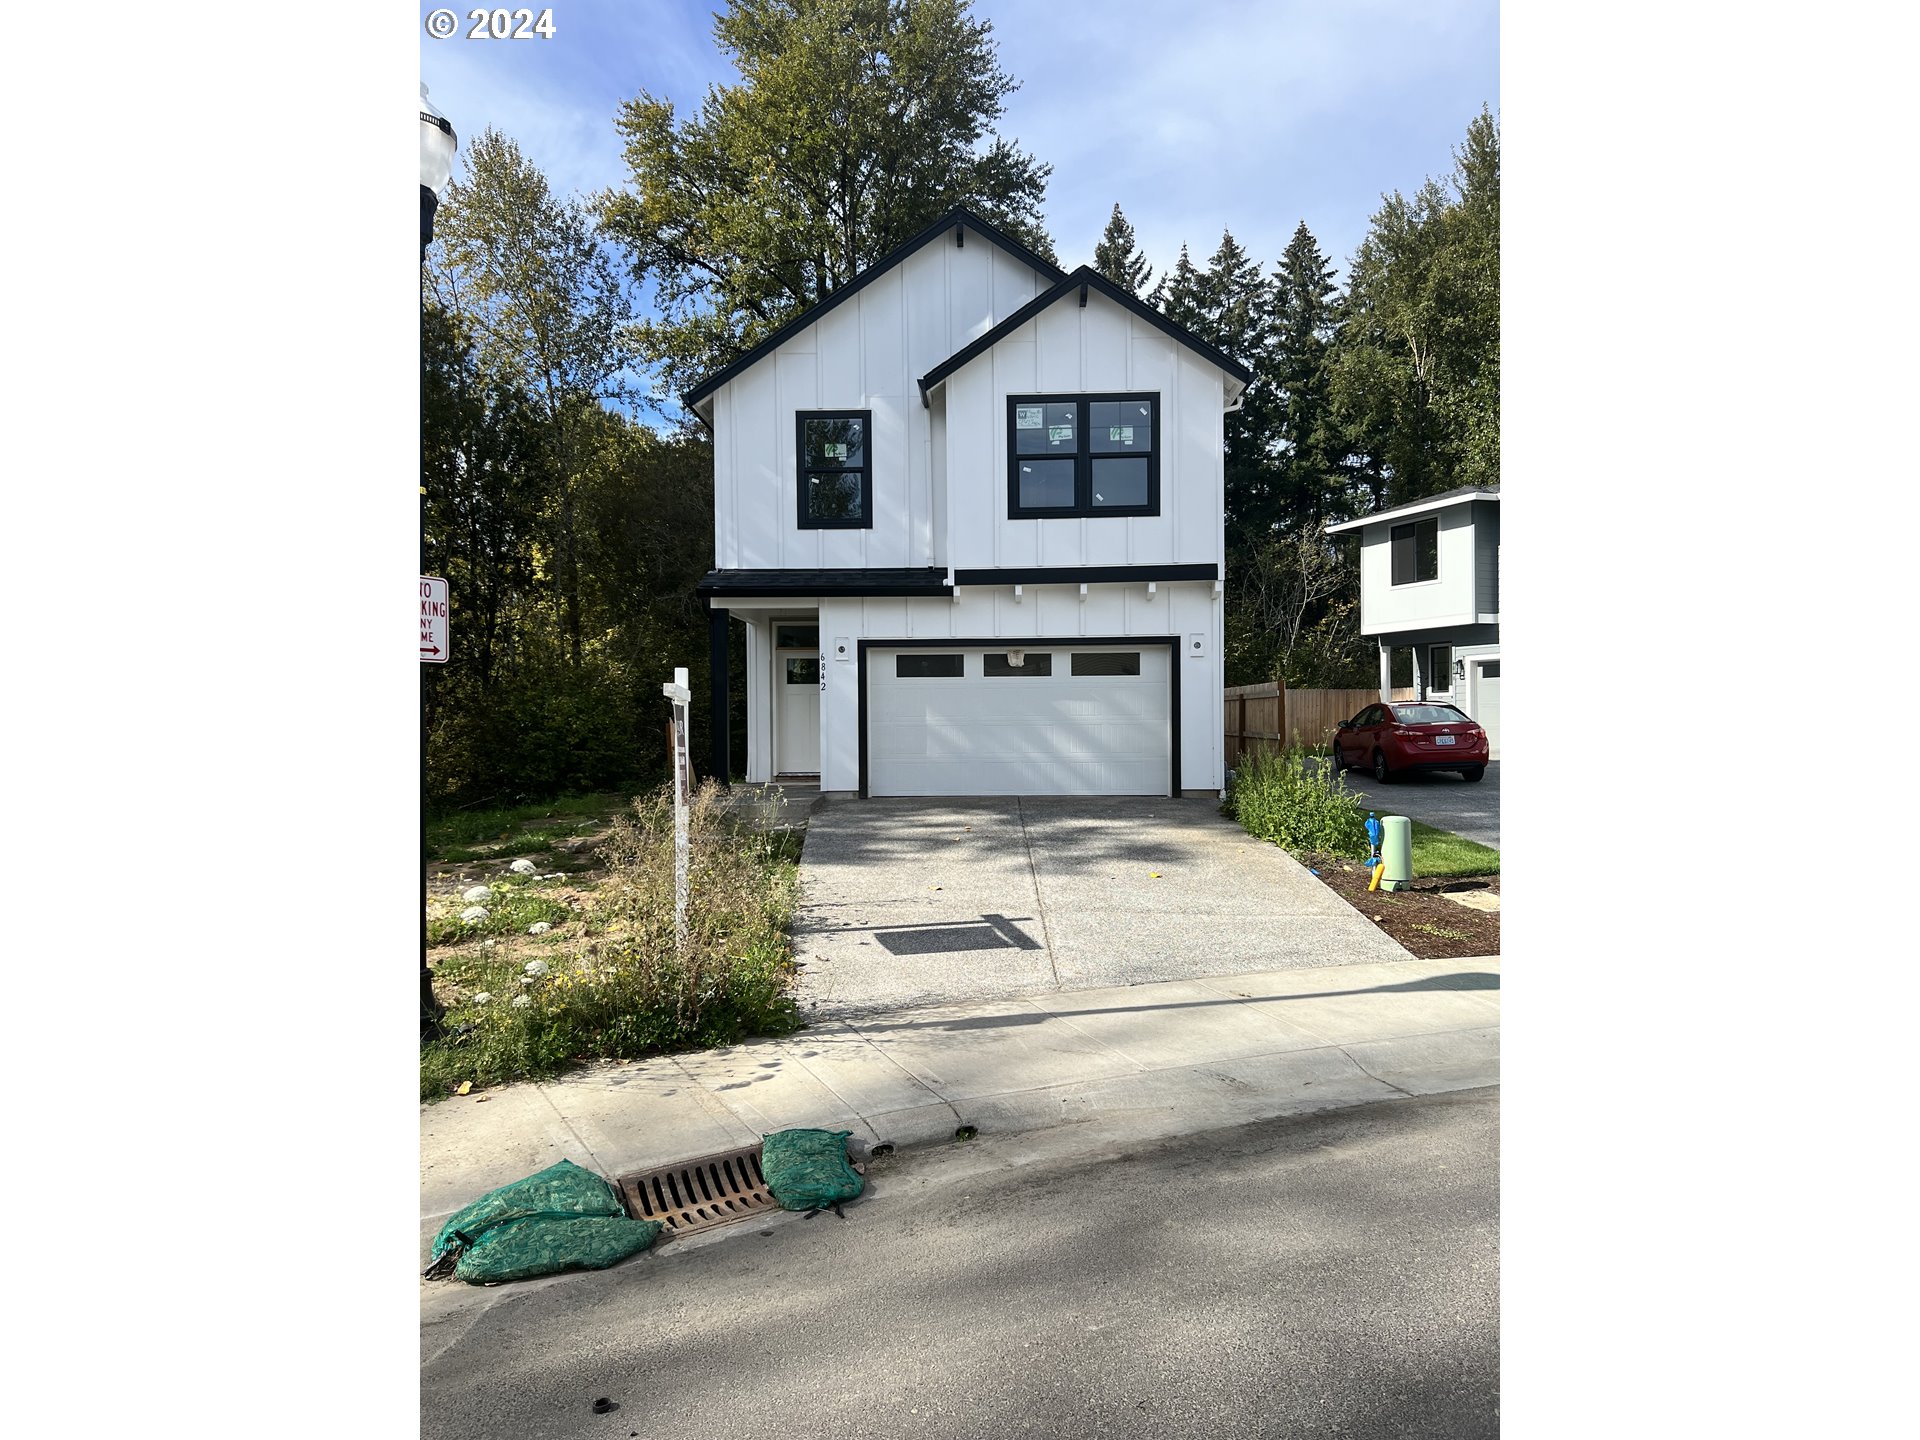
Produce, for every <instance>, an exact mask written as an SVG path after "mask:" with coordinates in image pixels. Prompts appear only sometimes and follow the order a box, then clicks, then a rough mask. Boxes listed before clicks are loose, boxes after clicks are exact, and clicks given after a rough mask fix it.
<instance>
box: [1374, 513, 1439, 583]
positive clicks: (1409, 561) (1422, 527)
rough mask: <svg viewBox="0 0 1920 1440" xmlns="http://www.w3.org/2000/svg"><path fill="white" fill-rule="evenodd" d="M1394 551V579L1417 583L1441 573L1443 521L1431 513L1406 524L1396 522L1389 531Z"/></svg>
mask: <svg viewBox="0 0 1920 1440" xmlns="http://www.w3.org/2000/svg"><path fill="white" fill-rule="evenodd" d="M1387 538H1388V543H1389V545H1390V546H1391V549H1392V554H1393V583H1394V584H1395V585H1418V584H1420V583H1421V582H1423V581H1426V580H1436V579H1438V578H1439V576H1440V522H1439V520H1438V519H1436V518H1434V517H1432V516H1429V517H1428V518H1427V519H1425V520H1414V521H1411V522H1409V523H1408V524H1405V525H1396V526H1394V527H1393V529H1392V530H1391V531H1390V532H1389V533H1388V537H1387Z"/></svg>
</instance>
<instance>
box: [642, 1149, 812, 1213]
mask: <svg viewBox="0 0 1920 1440" xmlns="http://www.w3.org/2000/svg"><path fill="white" fill-rule="evenodd" d="M614 1184H615V1185H617V1186H618V1187H619V1190H620V1198H621V1200H622V1201H623V1202H625V1204H626V1207H627V1213H628V1214H629V1215H631V1216H632V1217H633V1218H634V1219H636V1220H658V1221H659V1222H660V1223H661V1224H662V1225H664V1226H666V1227H667V1234H668V1235H686V1234H689V1233H690V1232H692V1231H695V1230H706V1229H709V1228H710V1227H712V1226H715V1225H725V1224H728V1223H729V1222H731V1221H734V1220H746V1219H750V1218H751V1217H753V1216H755V1215H758V1214H760V1213H761V1212H762V1211H765V1210H776V1209H778V1208H779V1202H778V1201H776V1200H775V1199H774V1198H773V1192H772V1191H770V1190H768V1189H767V1182H766V1179H765V1178H764V1177H763V1176H762V1175H761V1174H760V1147H759V1146H758V1145H744V1146H742V1147H741V1148H740V1149H738V1150H723V1151H721V1152H720V1153H719V1154H718V1155H704V1156H702V1157H701V1158H700V1159H698V1160H683V1161H681V1162H680V1163H679V1164H677V1165H665V1166H662V1167H661V1168H660V1169H658V1170H645V1171H642V1172H641V1173H639V1174H638V1175H622V1176H621V1177H620V1178H619V1179H618V1180H616V1181H615V1182H614Z"/></svg>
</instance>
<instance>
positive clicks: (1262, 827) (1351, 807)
mask: <svg viewBox="0 0 1920 1440" xmlns="http://www.w3.org/2000/svg"><path fill="white" fill-rule="evenodd" d="M1308 758H1309V755H1308V752H1307V751H1306V750H1305V749H1303V748H1301V747H1299V746H1291V745H1290V746H1288V747H1287V748H1286V749H1284V750H1280V751H1272V750H1259V751H1255V752H1253V753H1252V754H1250V755H1247V756H1246V757H1245V758H1243V759H1242V761H1241V762H1240V766H1239V768H1238V769H1237V770H1235V772H1234V776H1233V783H1232V785H1230V786H1229V787H1228V789H1227V801H1226V804H1225V805H1224V806H1222V807H1221V809H1222V811H1223V812H1224V813H1225V814H1227V815H1228V816H1230V817H1232V818H1233V819H1235V820H1238V821H1239V822H1240V825H1241V828H1242V829H1244V830H1245V831H1246V832H1247V833H1248V834H1249V835H1255V836H1258V837H1259V838H1260V839H1262V840H1271V841H1272V842H1273V843H1274V844H1276V845H1278V846H1280V847H1281V848H1282V849H1283V850H1290V851H1295V852H1299V851H1306V850H1311V851H1316V852H1318V853H1320V854H1323V855H1349V856H1353V857H1355V858H1357V859H1364V858H1365V857H1366V855H1367V820H1366V812H1365V811H1364V810H1363V809H1362V808H1361V806H1360V799H1359V797H1358V796H1357V795H1355V794H1354V793H1353V792H1352V791H1350V790H1349V789H1347V780H1346V777H1345V776H1344V775H1336V774H1333V773H1332V772H1331V769H1330V767H1328V766H1325V765H1318V764H1313V765H1310V764H1308V763H1307V761H1308Z"/></svg>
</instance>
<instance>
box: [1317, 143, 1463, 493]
mask: <svg viewBox="0 0 1920 1440" xmlns="http://www.w3.org/2000/svg"><path fill="white" fill-rule="evenodd" d="M1450 182H1451V183H1450V184H1443V183H1442V182H1440V181H1437V180H1429V181H1428V182H1427V183H1426V184H1425V185H1423V186H1422V187H1421V188H1420V190H1419V192H1418V193H1417V194H1415V196H1414V197H1413V198H1412V199H1411V200H1409V199H1407V198H1406V197H1404V196H1402V195H1400V194H1399V193H1398V192H1396V193H1394V194H1393V195H1391V196H1389V197H1387V199H1386V202H1385V203H1384V204H1383V205H1382V206H1381V207H1380V210H1379V211H1378V212H1377V213H1376V214H1375V215H1374V217H1373V223H1372V226H1371V228H1370V229H1369V231H1368V234H1367V237H1366V239H1365V240H1364V241H1362V242H1361V245H1360V249H1359V251H1358V252H1357V253H1356V255H1355V256H1354V262H1353V266H1352V273H1351V277H1350V280H1349V284H1348V294H1347V305H1346V311H1345V319H1344V321H1343V323H1342V325H1341V332H1340V339H1339V342H1338V344H1337V345H1336V347H1335V352H1334V360H1333V367H1332V368H1333V375H1332V386H1331V392H1332V398H1333V402H1334V405H1335V406H1336V409H1337V411H1338V413H1339V415H1340V417H1341V421H1342V424H1343V425H1344V426H1345V427H1346V429H1347V431H1348V434H1349V436H1350V439H1351V448H1352V450H1353V452H1354V453H1355V455H1356V456H1357V457H1358V459H1359V461H1360V464H1361V467H1362V471H1363V474H1364V475H1365V478H1366V479H1367V481H1368V483H1369V485H1370V486H1371V488H1372V489H1373V490H1374V493H1375V498H1376V500H1378V501H1381V502H1384V503H1388V504H1401V503H1404V502H1406V501H1409V500H1417V499H1419V498H1420V497H1421V496H1423V495H1431V494H1434V493H1436V492H1438V491H1441V490H1447V489H1452V488H1454V487H1456V486H1461V485H1492V484H1497V483H1498V481H1499V478H1500V135H1499V129H1498V127H1497V126H1496V125H1495V123H1494V120H1493V117H1492V115H1491V114H1490V113H1489V112H1487V111H1485V110H1482V111H1481V113H1480V114H1479V115H1478V116H1477V117H1476V118H1475V119H1474V121H1473V124H1472V125H1471V126H1470V127H1469V128H1468V131H1467V138H1466V141H1465V143H1464V144H1463V145H1462V146H1461V148H1460V149H1459V150H1457V151H1456V152H1455V165H1454V171H1453V175H1452V176H1451V177H1450Z"/></svg>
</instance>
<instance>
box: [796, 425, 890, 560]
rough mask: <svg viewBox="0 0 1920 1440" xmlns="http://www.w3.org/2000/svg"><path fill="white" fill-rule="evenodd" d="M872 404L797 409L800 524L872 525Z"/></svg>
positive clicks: (814, 527) (807, 527)
mask: <svg viewBox="0 0 1920 1440" xmlns="http://www.w3.org/2000/svg"><path fill="white" fill-rule="evenodd" d="M872 428H873V412H872V411H871V410H802V411H801V412H800V436H799V444H798V446H797V447H796V449H797V453H798V456H799V464H800V475H799V479H800V528H801V529H802V530H871V529H872V528H873V452H872V449H871V447H870V446H869V444H868V438H869V433H868V432H869V431H871V429H872Z"/></svg>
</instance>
